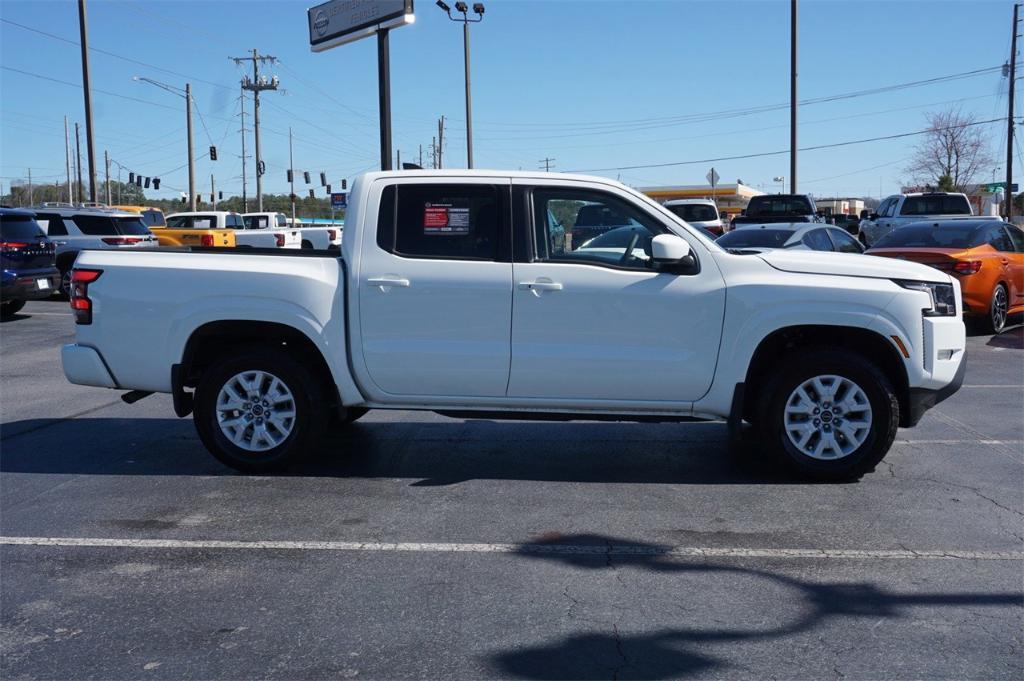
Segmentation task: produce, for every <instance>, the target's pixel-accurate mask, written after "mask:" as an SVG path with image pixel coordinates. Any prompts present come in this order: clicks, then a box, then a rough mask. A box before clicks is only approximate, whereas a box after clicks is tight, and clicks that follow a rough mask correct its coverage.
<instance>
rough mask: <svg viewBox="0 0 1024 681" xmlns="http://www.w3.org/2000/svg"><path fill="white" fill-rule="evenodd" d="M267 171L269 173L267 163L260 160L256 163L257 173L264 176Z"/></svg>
mask: <svg viewBox="0 0 1024 681" xmlns="http://www.w3.org/2000/svg"><path fill="white" fill-rule="evenodd" d="M266 173H267V164H266V163H264V162H263V161H260V162H259V163H257V164H256V174H257V175H259V176H261V177H262V176H263V175H265V174H266Z"/></svg>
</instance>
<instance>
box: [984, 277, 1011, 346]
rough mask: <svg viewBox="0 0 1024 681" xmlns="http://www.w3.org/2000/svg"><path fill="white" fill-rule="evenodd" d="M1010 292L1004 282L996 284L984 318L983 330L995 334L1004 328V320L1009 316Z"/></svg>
mask: <svg viewBox="0 0 1024 681" xmlns="http://www.w3.org/2000/svg"><path fill="white" fill-rule="evenodd" d="M1009 309H1010V294H1009V292H1008V291H1007V289H1006V285H1005V284H996V287H995V288H994V289H993V290H992V302H991V303H989V307H988V317H986V318H985V331H987V332H988V333H994V334H996V335H998V334H1000V333H1002V332H1003V330H1004V329H1005V328H1006V320H1007V318H1008V317H1009V315H1008V311H1009Z"/></svg>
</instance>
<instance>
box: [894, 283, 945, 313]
mask: <svg viewBox="0 0 1024 681" xmlns="http://www.w3.org/2000/svg"><path fill="white" fill-rule="evenodd" d="M893 281H894V282H896V283H897V284H899V285H900V286H902V287H903V288H907V289H910V290H912V291H923V292H925V293H927V294H928V295H929V296H930V297H931V299H932V306H931V308H924V309H923V310H922V312H923V314H924V316H925V317H953V316H955V315H956V294H955V293H954V292H953V285H952V284H933V283H932V282H930V281H907V280H903V279H893Z"/></svg>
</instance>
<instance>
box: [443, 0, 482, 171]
mask: <svg viewBox="0 0 1024 681" xmlns="http://www.w3.org/2000/svg"><path fill="white" fill-rule="evenodd" d="M437 6H438V7H440V8H441V9H442V10H444V11H445V13H447V14H448V18H449V19H451V20H452V21H461V22H462V49H463V53H464V54H463V60H464V65H465V70H466V167H467V168H472V167H473V97H472V94H471V91H470V84H469V25H470V24H477V23H480V22H481V21H483V20H484V5H483V3H482V2H475V3H473V11H474V12H476V15H477V18H476V19H470V18H469V7H468V6H467V5H466V3H465V2H457V3H455V11H456V12H461V13H462V18H461V19H459V18H457V17H453V16H452V11H451V8H450V7H448V5H447V4H446V3H445V2H444V0H437Z"/></svg>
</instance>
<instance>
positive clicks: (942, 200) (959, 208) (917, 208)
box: [900, 194, 971, 215]
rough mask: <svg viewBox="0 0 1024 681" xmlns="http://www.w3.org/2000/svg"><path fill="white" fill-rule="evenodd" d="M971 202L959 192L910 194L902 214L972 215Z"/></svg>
mask: <svg viewBox="0 0 1024 681" xmlns="http://www.w3.org/2000/svg"><path fill="white" fill-rule="evenodd" d="M970 214H971V204H970V203H968V201H967V197H966V196H960V195H959V194H935V195H925V196H908V197H907V198H906V199H905V200H904V201H903V207H902V208H900V215H970Z"/></svg>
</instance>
